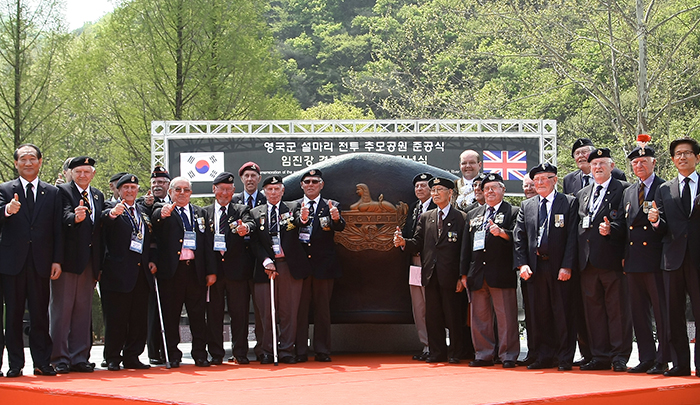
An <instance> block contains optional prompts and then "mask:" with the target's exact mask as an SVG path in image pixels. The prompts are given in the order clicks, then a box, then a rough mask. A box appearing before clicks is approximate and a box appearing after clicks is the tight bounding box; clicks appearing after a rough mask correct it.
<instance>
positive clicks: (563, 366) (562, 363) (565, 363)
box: [557, 361, 573, 371]
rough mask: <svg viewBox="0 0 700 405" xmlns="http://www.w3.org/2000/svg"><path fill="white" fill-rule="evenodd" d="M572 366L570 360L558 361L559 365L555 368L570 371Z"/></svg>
mask: <svg viewBox="0 0 700 405" xmlns="http://www.w3.org/2000/svg"><path fill="white" fill-rule="evenodd" d="M572 368H573V364H571V362H570V361H560V362H559V367H558V368H557V370H559V371H571V369H572Z"/></svg>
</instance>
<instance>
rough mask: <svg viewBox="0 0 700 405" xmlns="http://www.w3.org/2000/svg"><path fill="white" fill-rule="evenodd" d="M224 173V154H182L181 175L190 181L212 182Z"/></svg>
mask: <svg viewBox="0 0 700 405" xmlns="http://www.w3.org/2000/svg"><path fill="white" fill-rule="evenodd" d="M223 171H224V152H191V153H181V154H180V175H181V176H183V177H185V178H188V179H189V180H190V181H192V182H195V181H212V180H214V178H215V177H216V176H217V175H218V174H219V173H221V172H223Z"/></svg>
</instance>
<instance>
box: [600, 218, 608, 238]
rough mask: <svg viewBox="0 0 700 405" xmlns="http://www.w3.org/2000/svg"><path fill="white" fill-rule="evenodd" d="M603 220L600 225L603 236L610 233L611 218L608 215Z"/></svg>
mask: <svg viewBox="0 0 700 405" xmlns="http://www.w3.org/2000/svg"><path fill="white" fill-rule="evenodd" d="M603 221H604V222H601V223H600V225H598V233H600V234H601V235H603V236H608V235H610V220H609V219H608V217H603Z"/></svg>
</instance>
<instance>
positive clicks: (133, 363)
mask: <svg viewBox="0 0 700 405" xmlns="http://www.w3.org/2000/svg"><path fill="white" fill-rule="evenodd" d="M123 364H124V368H126V369H129V370H148V369H149V368H151V366H149V365H148V364H143V363H141V362H140V361H139V360H138V359H136V360H130V361H124V362H123Z"/></svg>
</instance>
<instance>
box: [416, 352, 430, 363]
mask: <svg viewBox="0 0 700 405" xmlns="http://www.w3.org/2000/svg"><path fill="white" fill-rule="evenodd" d="M428 356H430V353H428V352H422V353H419V354H414V355H413V360H417V361H425V359H427V358H428Z"/></svg>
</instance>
